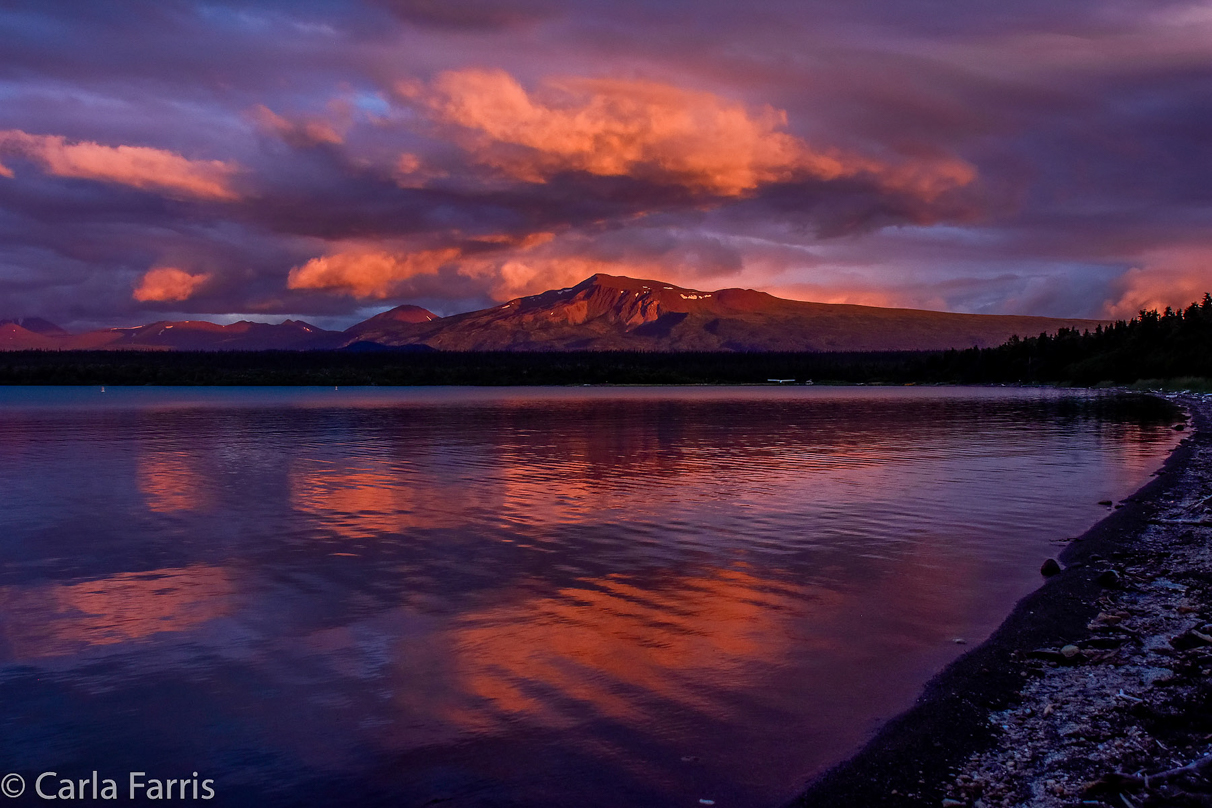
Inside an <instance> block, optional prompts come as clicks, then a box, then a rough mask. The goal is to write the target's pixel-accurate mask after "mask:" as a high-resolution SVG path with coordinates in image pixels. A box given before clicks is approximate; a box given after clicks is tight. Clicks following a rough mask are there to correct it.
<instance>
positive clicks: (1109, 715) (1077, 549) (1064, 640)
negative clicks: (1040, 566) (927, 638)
mask: <svg viewBox="0 0 1212 808" xmlns="http://www.w3.org/2000/svg"><path fill="white" fill-rule="evenodd" d="M1168 398H1170V399H1171V400H1172V401H1174V402H1175V403H1176V404H1179V405H1180V406H1182V407H1183V408H1184V409H1185V411H1186V412H1187V414H1188V419H1189V422H1190V423H1191V424H1192V425H1193V427H1194V429H1193V431H1192V432H1190V434H1188V435H1187V436H1186V437H1185V438H1184V439H1183V441H1182V442H1181V443H1180V444H1179V445H1178V447H1177V448H1176V449H1175V450H1174V452H1173V453H1172V454H1171V455H1170V457H1169V459H1168V460H1167V461H1166V464H1165V466H1164V467H1163V468H1162V470H1161V471H1160V472H1158V474H1157V478H1156V479H1155V480H1154V481H1152V482H1151V483H1149V484H1148V485H1146V486H1145V487H1144V488H1142V489H1141V490H1140V491H1138V492H1136V493H1135V494H1133V495H1132V496H1131V497H1129V498H1128V499H1127V500H1125V501H1124V505H1123V507H1122V508H1119V509H1117V510H1116V511H1115V512H1114V513H1112V514H1111V515H1110V516H1108V517H1107V518H1106V519H1104V520H1103V521H1102V522H1100V523H1099V524H1097V525H1095V526H1094V527H1093V528H1091V529H1090V530H1089V531H1088V532H1087V533H1085V534H1084V535H1083V536H1081V537H1080V538H1078V539H1076V540H1074V541H1073V542H1072V543H1070V544H1069V545H1068V546H1067V547H1066V548H1065V551H1064V552H1063V553H1062V554H1061V555H1060V556H1059V557H1058V558H1057V559H1055V560H1056V561H1057V562H1059V563H1058V566H1059V567H1060V570H1061V571H1060V572H1057V573H1055V574H1053V575H1051V576H1050V577H1049V578H1048V580H1047V581H1046V583H1044V585H1043V586H1042V587H1041V588H1040V589H1038V590H1037V591H1036V592H1034V593H1032V594H1031V595H1028V596H1027V597H1026V598H1024V599H1023V600H1022V601H1020V602H1019V603H1018V605H1017V606H1016V607H1015V609H1014V611H1013V612H1012V613H1011V615H1010V617H1009V618H1007V620H1006V621H1005V622H1004V623H1003V624H1002V625H1001V627H1000V628H998V630H997V631H996V632H995V633H994V634H993V636H992V637H990V639H989V640H988V641H987V642H986V643H984V644H983V645H981V646H980V647H978V648H976V649H974V650H973V651H971V652H969V653H968V654H966V655H965V656H963V657H961V658H960V659H958V660H957V661H956V662H954V663H953V664H952V665H951V666H949V667H948V668H947V669H946V670H944V671H943V672H942V673H941V674H939V675H938V676H937V677H935V679H933V680H932V681H931V682H930V684H929V685H927V687H926V690H925V692H924V693H923V695H922V697H921V698H920V699H919V700H918V702H917V704H916V705H915V706H914V707H913V708H911V709H910V710H909V711H908V712H906V713H904V714H902V715H901V716H899V717H897V718H896V719H894V720H893V721H891V722H890V723H889V724H888V725H887V726H885V727H884V728H883V729H882V730H881V731H880V732H879V734H878V735H876V737H875V738H874V739H873V740H872V741H871V742H870V743H868V744H867V746H866V747H864V748H863V749H862V750H861V751H860V752H859V753H858V754H857V755H856V756H855V757H853V758H851V759H850V760H848V761H845V762H844V763H842V764H840V765H838V766H837V767H835V768H833V769H832V770H830V771H828V772H826V773H825V774H824V775H822V776H821V777H819V778H817V779H816V780H815V781H814V782H813V783H811V784H810V785H809V787H808V789H807V791H805V792H804V793H803V794H802V795H801V796H799V797H798V798H796V799H795V800H794V801H793V802H792V803H791V804H790V805H791V806H829V807H830V808H846V807H847V806H855V807H856V808H857V807H858V806H862V807H863V808H868V807H869V806H901V805H934V806H954V807H957V808H958V806H972V808H997V807H1000V806H1020V805H1029V806H1041V807H1042V808H1053V807H1054V806H1055V807H1056V808H1060V806H1076V805H1104V806H1116V808H1125V807H1127V808H1135V807H1137V806H1139V807H1140V808H1144V806H1163V805H1165V806H1174V805H1208V804H1210V803H1212V396H1197V395H1181V396H1169V397H1168ZM1188 419H1184V420H1188ZM1176 428H1179V427H1177V426H1176ZM1044 561H1045V559H1041V562H1044Z"/></svg>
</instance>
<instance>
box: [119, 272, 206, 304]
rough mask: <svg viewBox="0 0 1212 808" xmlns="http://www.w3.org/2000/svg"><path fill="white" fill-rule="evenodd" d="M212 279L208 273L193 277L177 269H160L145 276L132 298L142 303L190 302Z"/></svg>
mask: <svg viewBox="0 0 1212 808" xmlns="http://www.w3.org/2000/svg"><path fill="white" fill-rule="evenodd" d="M210 277H211V276H210V275H209V274H207V273H202V274H199V275H191V274H189V273H188V272H186V271H185V270H182V269H177V268H176V267H159V268H157V269H153V270H150V271H149V272H147V274H145V275H144V276H143V278H142V279H141V280H140V281H139V285H138V286H137V287H135V291H134V294H133V295H131V296H132V297H133V298H134V299H135V300H138V301H139V302H140V303H152V302H160V303H163V302H168V301H179V300H188V299H189V298H191V297H193V294H194V292H196V291H198V289H199V287H201V286H202V285H203V284H204V283H206V282H207V281H209V280H210Z"/></svg>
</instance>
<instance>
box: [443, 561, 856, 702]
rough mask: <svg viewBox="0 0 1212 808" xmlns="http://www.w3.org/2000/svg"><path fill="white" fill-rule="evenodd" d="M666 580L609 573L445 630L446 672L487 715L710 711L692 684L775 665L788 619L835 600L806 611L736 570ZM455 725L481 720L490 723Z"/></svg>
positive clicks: (782, 590) (823, 599)
mask: <svg viewBox="0 0 1212 808" xmlns="http://www.w3.org/2000/svg"><path fill="white" fill-rule="evenodd" d="M665 584H666V585H663V586H659V587H654V588H640V587H638V586H635V585H633V584H631V583H628V582H625V581H622V580H619V579H616V578H606V579H603V580H600V581H595V582H593V583H591V584H589V585H587V586H585V587H578V588H566V589H562V590H560V591H558V592H557V593H555V594H553V595H551V596H549V597H544V598H540V599H536V600H529V601H524V602H521V603H517V604H509V605H504V606H498V607H495V608H492V609H489V610H487V611H482V612H479V613H475V614H472V615H470V616H468V617H467V618H465V619H463V620H462V621H460V625H459V626H457V627H456V628H455V629H454V630H453V636H452V637H451V646H452V650H453V654H454V670H453V674H454V676H455V677H456V678H457V681H458V683H459V686H460V687H461V688H462V689H463V691H464V692H465V693H467V694H468V695H470V696H472V697H473V699H475V700H477V701H480V702H481V703H483V704H485V706H486V709H487V711H488V713H490V714H491V715H492V717H493V718H494V719H496V720H500V719H507V718H509V717H511V716H513V717H516V716H520V715H525V716H526V717H527V718H528V719H530V720H533V721H537V722H539V723H542V724H544V725H548V726H559V725H564V724H567V723H569V722H570V721H572V720H574V718H573V715H572V714H571V713H572V712H574V711H575V710H576V709H580V710H583V709H584V708H590V709H592V711H594V712H595V713H597V714H598V715H600V716H607V717H612V718H617V719H626V720H635V719H636V718H638V717H640V716H641V714H642V712H643V708H642V699H647V698H650V697H656V698H659V699H662V700H665V701H668V702H672V703H675V704H679V705H682V706H686V707H692V708H702V709H707V708H708V707H709V701H710V696H709V695H705V694H704V693H702V692H701V691H699V690H696V689H695V688H694V687H692V686H691V685H690V683H691V682H694V681H700V682H701V681H703V680H708V681H710V680H713V679H716V680H720V681H723V680H730V679H732V678H733V677H735V676H737V675H740V674H742V673H743V672H744V671H746V670H747V669H750V668H751V666H755V665H758V666H760V665H771V664H774V663H777V662H778V661H779V660H780V659H781V658H783V657H784V656H785V654H786V650H787V649H786V646H787V644H788V643H789V642H791V636H790V633H789V632H788V630H787V625H786V624H787V622H788V621H789V620H791V619H793V618H796V617H798V618H802V617H803V614H804V611H805V610H806V609H807V610H812V609H815V608H824V609H829V608H830V607H831V602H832V601H835V599H836V598H838V597H839V596H837V595H836V594H834V593H830V592H827V591H823V592H821V593H819V597H818V599H817V600H816V601H814V602H813V603H811V604H807V605H806V604H805V603H804V602H803V601H802V600H800V598H799V597H797V595H796V593H795V592H793V591H792V590H789V589H788V588H786V587H784V586H781V585H779V584H775V583H772V582H769V581H764V580H762V579H760V578H757V577H755V576H753V575H751V574H749V573H747V572H742V571H736V570H723V571H719V572H715V573H712V574H709V575H706V576H704V577H698V578H681V579H677V580H674V581H671V582H665ZM553 694H559V696H558V698H553ZM637 697H641V698H637ZM570 702H572V703H575V708H574V704H570ZM461 718H462V719H463V720H470V722H471V723H473V724H481V725H482V724H483V723H484V719H485V718H487V716H483V715H479V716H475V715H470V714H469V715H464V716H461Z"/></svg>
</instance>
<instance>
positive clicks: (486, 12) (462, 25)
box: [375, 0, 554, 31]
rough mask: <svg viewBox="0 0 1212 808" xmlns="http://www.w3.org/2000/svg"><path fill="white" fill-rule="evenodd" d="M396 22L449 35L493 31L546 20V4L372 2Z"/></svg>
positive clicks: (543, 0)
mask: <svg viewBox="0 0 1212 808" xmlns="http://www.w3.org/2000/svg"><path fill="white" fill-rule="evenodd" d="M375 2H376V3H377V4H378V5H380V6H385V7H387V8H388V9H390V10H391V11H392V12H393V13H394V14H395V15H396V16H398V17H399V18H400V19H402V20H404V21H406V22H410V23H413V24H415V25H423V26H428V27H432V28H442V29H447V30H453V31H495V30H500V29H503V28H514V27H516V26H518V25H523V24H526V23H530V22H535V21H537V20H540V19H543V18H544V17H547V16H550V15H551V14H552V13H553V11H554V8H553V5H554V4H553V3H552V2H549V1H548V0H509V2H503V1H502V0H375Z"/></svg>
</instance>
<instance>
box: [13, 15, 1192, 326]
mask: <svg viewBox="0 0 1212 808" xmlns="http://www.w3.org/2000/svg"><path fill="white" fill-rule="evenodd" d="M1210 225H1212V2H1210V1H1208V0H1205V1H1204V2H1190V1H1189V0H1185V1H1183V2H1175V1H1172V0H1068V1H1067V2H1065V3H1056V2H1054V0H962V1H961V0H950V2H946V1H945V0H898V2H895V3H890V2H887V0H752V2H748V3H736V2H731V1H727V2H726V1H725V0H694V2H690V0H660V1H659V2H654V1H651V0H650V2H639V0H609V2H607V1H606V0H570V1H569V2H560V0H503V2H493V1H492V0H346V2H335V0H289V2H287V1H286V0H282V1H281V2H275V0H259V1H258V2H238V0H214V2H191V1H190V0H122V2H106V1H105V0H93V1H92V2H89V3H79V2H66V1H60V0H32V1H31V2H23V0H0V317H5V316H9V317H11V316H41V317H46V318H48V319H51V320H52V321H55V322H57V323H59V324H60V325H64V326H66V327H69V328H73V329H80V328H87V327H98V326H116V325H133V324H138V323H145V322H150V321H154V320H159V319H186V318H188V319H210V320H214V321H219V322H227V321H231V320H235V319H241V318H247V319H257V320H265V321H278V320H281V319H283V318H285V317H302V318H304V319H307V320H309V321H311V322H314V323H317V324H319V325H323V326H326V327H330V328H331V327H345V326H348V325H350V324H352V323H354V322H356V321H358V320H360V319H363V318H365V317H367V316H369V315H371V314H373V313H376V312H378V311H382V310H384V309H387V308H390V307H391V306H394V305H397V304H400V303H413V304H418V305H423V306H426V307H427V308H430V309H431V310H433V311H435V312H437V313H439V314H452V313H455V312H459V311H467V310H471V309H476V308H483V307H485V306H488V305H492V304H494V303H498V302H501V301H504V300H508V299H511V298H513V297H517V296H520V295H525V294H532V293H536V292H540V291H543V290H546V289H551V288H562V287H566V286H570V285H572V284H575V283H577V282H579V281H581V280H583V279H585V278H586V277H589V276H590V275H593V274H594V273H598V272H605V273H609V274H618V275H630V276H633V277H642V278H653V279H659V280H665V281H669V282H674V283H677V284H679V285H683V286H689V287H692V288H697V289H706V290H714V289H719V288H724V287H732V286H741V287H749V288H756V289H763V290H765V291H769V292H771V293H773V294H777V295H780V296H784V297H791V298H796V299H802V300H814V301H821V302H832V303H861V304H869V305H882V306H900V307H912V308H927V309H937V310H945V311H960V312H976V313H1005V314H1040V315H1050V316H1063V317H1125V316H1130V315H1131V314H1133V313H1135V312H1136V311H1137V310H1138V309H1140V308H1141V307H1155V306H1156V307H1164V306H1166V305H1173V306H1179V305H1185V304H1187V303H1189V302H1191V301H1192V300H1194V299H1196V298H1197V297H1202V295H1203V293H1204V292H1205V291H1209V290H1212V226H1210Z"/></svg>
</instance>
